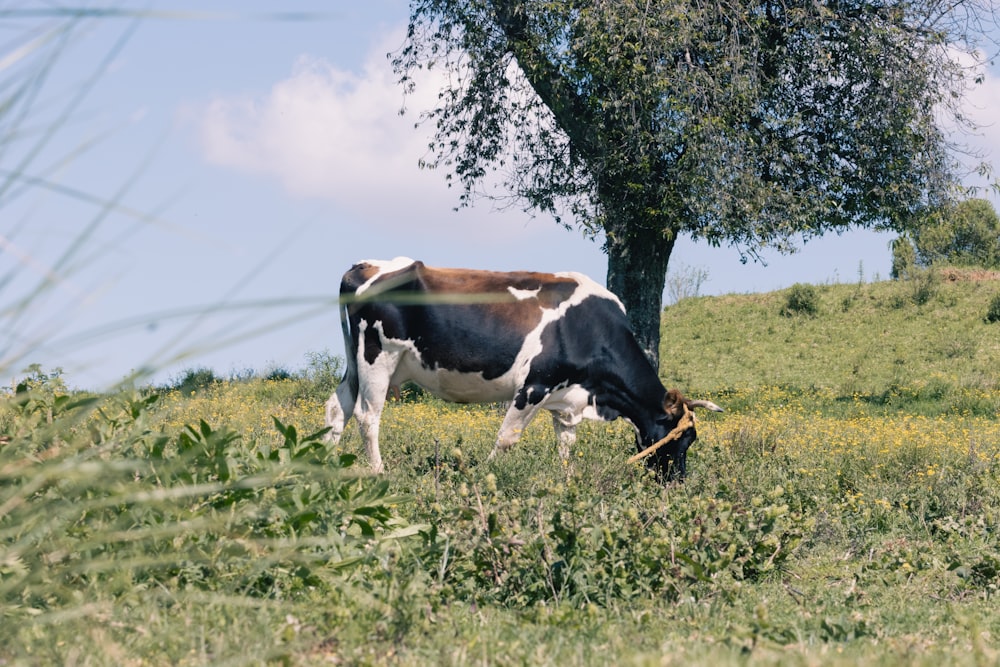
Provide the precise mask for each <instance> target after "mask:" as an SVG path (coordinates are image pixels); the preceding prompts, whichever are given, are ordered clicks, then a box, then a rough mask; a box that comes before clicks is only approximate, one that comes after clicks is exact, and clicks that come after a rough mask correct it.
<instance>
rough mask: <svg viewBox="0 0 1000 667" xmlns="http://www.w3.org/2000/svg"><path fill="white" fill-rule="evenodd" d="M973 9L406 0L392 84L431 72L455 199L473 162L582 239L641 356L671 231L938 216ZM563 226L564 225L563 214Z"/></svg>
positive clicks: (467, 183)
mask: <svg viewBox="0 0 1000 667" xmlns="http://www.w3.org/2000/svg"><path fill="white" fill-rule="evenodd" d="M992 11H993V10H992V7H991V5H990V4H989V3H987V2H985V0H984V3H983V4H982V5H979V4H977V3H976V2H975V1H974V0H965V1H963V0H957V2H952V3H948V4H945V3H941V2H940V1H939V0H901V1H900V0H897V1H891V0H789V1H785V2H781V1H778V0H722V1H721V2H704V1H703V0H642V1H641V2H640V1H638V0H547V1H545V2H542V1H540V0H536V1H502V0H413V2H412V3H411V16H410V25H409V32H408V39H407V42H406V43H405V45H404V47H403V48H402V49H401V50H400V51H399V52H398V53H397V54H395V59H394V65H395V67H396V68H397V71H398V72H399V74H400V77H401V80H402V81H403V83H404V84H405V85H407V86H412V85H413V81H414V78H413V74H414V71H415V70H417V69H419V68H422V67H443V68H445V69H446V70H447V71H448V72H449V73H450V74H451V77H450V78H449V83H448V84H446V86H445V88H444V89H443V90H442V91H441V95H440V97H439V101H440V102H439V104H438V106H437V107H436V108H435V109H432V110H430V111H429V112H428V113H427V118H428V119H429V120H430V121H431V122H433V123H434V127H435V139H434V141H433V143H432V145H431V155H430V157H429V158H428V159H427V162H428V163H431V164H434V165H436V166H445V167H447V168H449V170H450V173H451V175H452V176H453V177H454V178H457V180H458V182H459V183H460V184H461V187H462V192H463V194H462V195H461V197H462V200H463V202H466V203H467V202H469V201H471V200H472V199H473V198H474V197H475V195H476V194H477V188H478V186H479V185H480V184H481V183H482V181H483V179H484V177H485V176H486V174H487V173H488V172H489V171H490V170H499V171H500V172H501V173H502V174H503V176H504V177H505V179H506V185H507V187H508V188H509V190H510V192H511V194H512V195H513V196H515V197H517V198H518V199H519V200H520V201H521V202H522V203H523V204H524V205H525V207H526V208H528V209H534V210H539V211H545V212H550V213H553V214H555V215H556V216H557V218H558V219H559V220H560V221H562V222H563V223H564V224H567V225H572V224H573V223H574V222H575V223H576V224H578V225H579V226H581V227H583V228H584V229H585V230H587V231H589V232H590V233H592V234H594V235H595V236H601V235H603V241H604V249H605V251H606V252H607V254H608V286H609V287H610V288H611V289H612V290H613V291H615V292H616V293H617V294H618V295H619V296H620V297H621V298H622V300H623V302H624V303H625V305H626V307H627V309H628V312H629V316H630V320H631V322H632V326H633V328H634V329H635V331H636V334H637V337H638V338H639V340H640V343H642V344H643V345H644V346H645V348H646V350H647V354H649V356H650V358H651V360H653V361H654V362H655V361H656V360H657V358H658V357H657V349H658V341H659V317H660V310H661V307H662V303H661V295H662V291H663V285H664V279H665V276H666V270H667V264H668V262H669V259H670V255H671V252H672V250H673V247H674V242H675V240H676V238H677V236H678V235H679V234H690V235H691V236H692V237H694V238H697V239H704V240H706V241H708V242H709V243H712V244H732V245H734V246H736V247H737V248H739V249H740V252H741V254H742V255H743V257H744V259H745V258H746V256H748V255H749V256H755V255H756V253H757V252H758V251H759V250H760V249H761V248H764V247H777V248H779V249H787V248H789V247H791V246H792V244H794V242H795V240H796V239H799V238H805V239H808V238H809V237H812V236H816V235H821V234H823V233H826V232H830V231H842V230H845V229H848V228H850V227H855V226H860V227H873V228H881V229H897V230H899V229H905V228H906V227H907V225H908V224H910V223H911V221H912V220H914V219H915V218H916V217H918V216H920V215H921V214H922V212H924V211H926V210H928V209H934V208H936V207H940V206H943V205H945V204H946V203H947V202H948V201H949V200H950V198H951V196H952V193H953V188H954V186H955V183H956V182H957V178H956V176H957V170H958V166H959V165H958V162H957V161H956V159H955V156H954V154H953V153H952V152H951V151H950V148H951V147H950V146H949V144H948V141H947V137H946V136H945V134H944V133H943V132H942V129H941V127H940V124H939V121H940V119H941V118H943V117H949V116H950V117H951V118H952V119H954V120H955V121H956V122H958V123H962V122H963V121H964V119H963V117H962V116H961V109H960V102H961V99H962V95H963V93H964V89H965V86H966V84H967V82H968V78H969V76H970V72H969V71H968V70H966V69H964V68H963V67H962V65H961V64H960V63H959V61H958V60H957V54H958V53H959V52H961V51H962V50H965V51H967V52H968V51H972V50H973V49H974V47H975V45H976V39H977V30H976V28H977V23H976V21H978V20H982V19H983V18H989V14H990V13H991V12H992ZM567 217H568V218H569V220H567Z"/></svg>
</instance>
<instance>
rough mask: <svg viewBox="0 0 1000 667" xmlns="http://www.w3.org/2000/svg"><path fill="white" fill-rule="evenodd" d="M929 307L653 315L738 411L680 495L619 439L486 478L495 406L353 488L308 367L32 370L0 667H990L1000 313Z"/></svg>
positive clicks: (688, 361) (693, 389)
mask: <svg viewBox="0 0 1000 667" xmlns="http://www.w3.org/2000/svg"><path fill="white" fill-rule="evenodd" d="M928 284H930V293H929V296H928V294H927V293H925V291H922V289H918V288H919V285H914V284H910V283H878V284H873V285H858V286H818V287H816V302H817V303H816V306H817V308H816V310H815V312H814V313H807V312H799V313H798V314H791V315H782V314H781V311H782V308H783V306H785V305H786V304H787V294H786V293H781V292H779V293H775V294H768V295H746V296H727V297H714V298H698V299H686V300H683V301H681V302H680V303H679V304H677V305H676V306H673V307H671V308H670V309H668V311H667V313H666V315H665V318H664V329H665V332H666V335H665V336H664V352H665V353H664V370H665V375H666V376H667V378H668V384H669V385H671V386H679V387H681V388H682V389H683V390H684V391H685V392H687V393H688V394H691V395H698V396H703V395H705V396H709V397H711V398H712V399H713V400H716V401H717V402H719V403H720V404H723V405H724V406H725V407H726V409H727V412H726V413H723V414H720V415H714V414H713V415H706V416H704V417H703V418H702V420H701V421H700V426H699V434H700V439H699V442H698V443H696V445H695V446H694V447H693V448H692V450H691V454H690V458H689V469H690V477H689V479H688V480H687V482H686V483H684V484H682V485H672V486H669V487H664V486H662V485H660V484H658V483H657V482H656V481H655V479H653V477H652V476H651V475H649V474H648V473H647V472H646V471H644V470H643V469H642V467H641V466H638V465H629V464H627V463H626V462H625V459H626V458H627V455H628V454H629V453H630V449H631V448H632V447H633V444H632V436H631V433H630V430H629V428H628V427H627V425H624V424H620V423H616V424H595V423H588V424H585V425H584V426H583V427H581V429H580V439H579V443H578V446H577V448H576V449H575V450H574V452H573V455H572V460H571V461H570V462H569V464H568V465H564V464H563V463H562V462H561V461H560V460H559V458H558V456H557V454H556V451H555V446H554V443H553V435H552V429H551V424H550V423H549V421H548V420H546V419H539V420H537V421H536V423H534V424H532V426H531V427H530V428H529V429H528V431H527V432H526V433H525V435H524V438H523V440H522V442H521V443H519V445H518V446H517V447H515V448H514V449H512V450H511V451H510V452H508V453H506V454H505V455H504V456H503V457H500V458H499V459H497V460H495V461H491V462H487V461H486V460H485V459H486V456H487V454H488V453H489V451H490V449H491V448H492V443H493V438H494V436H495V433H496V429H497V428H498V426H499V423H500V420H501V419H502V410H500V409H498V407H497V406H454V405H450V404H446V403H443V402H441V401H437V400H434V399H429V398H419V397H417V398H415V399H414V398H412V397H411V398H410V399H409V400H407V401H404V402H393V403H391V404H390V405H389V406H388V408H387V410H386V414H385V415H384V418H383V427H382V435H383V438H382V451H383V456H384V457H385V460H386V462H387V465H388V468H389V473H388V474H387V475H385V476H383V477H381V478H375V477H372V476H370V475H368V474H367V472H366V470H365V463H364V461H363V460H358V459H357V456H358V455H359V454H360V453H361V451H362V448H361V445H360V441H359V437H358V434H357V432H356V429H355V428H353V427H352V428H350V429H348V432H347V434H346V436H345V438H344V440H343V441H342V442H341V443H340V445H338V447H336V448H334V449H328V448H327V447H326V446H324V445H323V444H322V443H321V442H320V441H319V440H318V435H319V434H318V430H319V428H320V426H321V425H322V404H321V403H322V401H321V399H320V398H318V396H319V394H318V393H317V387H316V386H314V384H317V385H318V384H324V383H325V384H328V382H329V378H328V377H326V376H327V375H329V373H326V372H324V373H318V372H317V370H316V369H317V368H319V367H322V369H328V367H332V361H331V360H329V359H327V358H326V357H324V361H323V363H322V364H319V366H317V364H316V363H315V358H314V359H313V360H312V361H311V362H310V365H311V367H313V368H312V371H311V372H310V373H305V374H291V373H286V374H282V375H281V376H280V377H279V376H277V375H275V376H274V377H272V379H251V378H247V379H244V380H242V381H239V382H225V381H213V382H210V383H207V384H204V385H203V386H199V387H198V388H197V389H193V390H191V389H189V388H187V387H186V386H184V390H183V391H182V390H181V385H182V383H181V382H178V388H175V389H170V388H164V389H161V390H160V391H159V392H154V391H153V390H151V389H142V390H136V391H131V392H124V393H122V394H119V395H114V396H93V395H89V394H85V393H73V394H67V392H66V390H65V386H64V385H63V384H62V378H61V377H60V376H59V375H58V374H57V373H45V372H42V371H41V369H37V368H36V369H33V372H32V373H31V374H30V376H29V377H27V378H25V381H24V382H23V383H22V386H21V387H20V388H19V391H18V392H17V393H13V394H10V395H7V396H6V397H4V398H3V399H2V400H0V436H2V440H0V616H2V619H0V664H25V665H47V664H60V665H61V664H88V665H111V664H114V665H122V664H134V665H147V664H151V665H159V664H170V665H174V664H188V665H203V664H212V665H216V664H296V665H299V664H302V665H306V664H330V663H331V662H333V663H334V664H386V665H396V664H401V665H423V664H442V665H464V664H469V663H485V664H499V665H507V664H519V665H520V664H539V665H603V664H622V665H651V664H664V663H668V664H673V663H678V664H704V665H717V664H721V665H745V664H762V665H770V664H790V665H800V664H801V665H815V664H824V665H848V664H858V663H864V664H875V665H938V664H941V663H948V664H958V665H965V664H968V665H982V664H992V663H995V662H996V661H997V660H998V659H1000V651H998V644H997V640H996V638H997V637H1000V616H998V615H997V614H996V613H995V607H996V603H997V597H998V595H1000V418H998V414H997V410H998V407H1000V386H998V382H997V376H996V370H995V369H996V368H1000V364H997V361H998V360H997V358H996V356H997V354H998V352H997V340H998V339H1000V336H997V335H996V334H997V333H998V331H1000V330H996V329H995V327H991V326H990V325H988V324H986V322H985V321H984V314H985V312H986V309H987V307H988V305H989V302H990V299H991V298H992V295H993V294H994V293H995V292H996V290H997V289H998V287H1000V286H997V285H996V284H990V283H984V284H965V283H954V284H952V283H944V282H938V283H933V282H929V283H928ZM800 296H801V295H800ZM810 298H811V297H810ZM682 333H683V335H682ZM873 340H874V341H877V344H876V343H873V342H872V341H873ZM956 341H958V342H956ZM962 341H964V342H962ZM903 357H905V363H898V362H897V358H903ZM859 359H863V360H864V363H859ZM312 376H316V377H315V378H314V384H310V377H312Z"/></svg>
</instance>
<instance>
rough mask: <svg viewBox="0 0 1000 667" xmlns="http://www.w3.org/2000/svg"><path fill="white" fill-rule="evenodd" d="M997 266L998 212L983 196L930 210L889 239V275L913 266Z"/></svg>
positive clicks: (999, 266) (999, 263) (999, 243)
mask: <svg viewBox="0 0 1000 667" xmlns="http://www.w3.org/2000/svg"><path fill="white" fill-rule="evenodd" d="M930 266H956V267H970V268H972V267H974V268H983V269H998V270H1000V216H998V215H997V212H996V210H995V209H994V208H993V205H992V204H991V203H990V202H989V201H987V200H985V199H966V200H964V201H961V202H958V203H957V204H955V205H953V206H947V207H944V208H942V209H940V210H937V211H934V212H933V213H931V214H930V215H927V216H926V217H924V218H922V219H921V220H919V221H918V222H917V223H916V224H915V225H913V227H912V228H911V229H910V230H909V231H908V232H907V233H906V234H903V235H900V236H899V237H897V238H896V239H895V240H894V241H893V243H892V277H893V278H897V279H898V278H906V277H908V275H909V274H910V273H911V272H912V271H913V269H916V268H927V267H930Z"/></svg>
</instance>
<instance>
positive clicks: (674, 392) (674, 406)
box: [663, 389, 685, 417]
mask: <svg viewBox="0 0 1000 667" xmlns="http://www.w3.org/2000/svg"><path fill="white" fill-rule="evenodd" d="M684 403H685V400H684V395H683V394H681V392H680V390H679V389H668V390H667V393H666V395H665V396H664V397H663V411H664V412H666V413H667V414H668V415H670V416H671V417H680V416H681V415H682V414H684Z"/></svg>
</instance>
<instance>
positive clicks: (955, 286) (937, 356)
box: [660, 273, 1000, 396]
mask: <svg viewBox="0 0 1000 667" xmlns="http://www.w3.org/2000/svg"><path fill="white" fill-rule="evenodd" d="M795 289H796V288H795V287H793V288H789V289H785V290H781V291H777V292H772V293H768V294H747V295H727V296H718V297H698V298H691V299H685V300H682V301H681V302H679V303H677V304H676V305H674V306H671V307H668V308H667V309H666V310H665V312H664V317H663V329H662V334H663V335H662V342H661V355H660V359H661V369H662V373H663V375H664V376H665V381H666V382H667V384H668V385H670V386H679V387H683V388H685V390H687V391H688V392H690V393H702V392H718V391H721V390H724V389H727V388H732V387H742V388H750V387H759V386H768V385H777V386H792V387H797V388H801V389H808V388H813V387H815V388H822V389H826V390H831V391H833V392H835V393H836V394H838V395H842V396H851V395H855V394H880V393H883V392H885V391H886V390H887V389H889V388H892V387H910V388H915V389H921V388H926V387H929V386H930V387H934V386H938V387H942V388H949V389H951V388H963V389H966V388H967V389H995V388H997V387H998V386H1000V323H987V322H986V320H985V317H986V313H987V312H988V310H989V307H990V303H991V301H992V300H993V299H994V297H996V296H997V295H998V294H1000V281H997V280H970V279H964V276H963V275H962V274H955V273H949V274H934V275H931V274H927V275H925V276H923V277H921V278H918V279H915V280H910V281H887V282H878V283H867V284H855V285H824V286H815V287H814V288H813V289H814V291H815V295H816V300H815V305H816V314H815V315H808V314H804V313H797V314H794V315H790V316H789V315H783V314H782V310H783V309H784V308H785V307H786V304H787V302H788V299H789V295H790V294H791V293H792V291H793V290H795Z"/></svg>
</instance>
